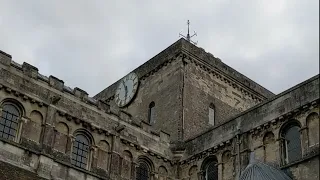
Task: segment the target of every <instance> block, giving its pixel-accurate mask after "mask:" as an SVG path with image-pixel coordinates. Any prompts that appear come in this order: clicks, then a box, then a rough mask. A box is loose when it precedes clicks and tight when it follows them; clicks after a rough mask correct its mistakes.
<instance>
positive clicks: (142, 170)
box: [136, 156, 154, 180]
mask: <svg viewBox="0 0 320 180" xmlns="http://www.w3.org/2000/svg"><path fill="white" fill-rule="evenodd" d="M152 172H154V165H153V163H152V161H151V160H150V159H149V158H148V157H146V156H140V157H139V158H138V167H137V169H136V178H137V179H146V180H150V179H151V178H152Z"/></svg>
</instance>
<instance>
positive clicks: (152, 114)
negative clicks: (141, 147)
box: [148, 102, 155, 124]
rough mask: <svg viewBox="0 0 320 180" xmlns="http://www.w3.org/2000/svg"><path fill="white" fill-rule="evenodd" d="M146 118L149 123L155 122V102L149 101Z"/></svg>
mask: <svg viewBox="0 0 320 180" xmlns="http://www.w3.org/2000/svg"><path fill="white" fill-rule="evenodd" d="M148 119H149V123H150V124H154V123H155V103H154V102H151V103H150V105H149V112H148Z"/></svg>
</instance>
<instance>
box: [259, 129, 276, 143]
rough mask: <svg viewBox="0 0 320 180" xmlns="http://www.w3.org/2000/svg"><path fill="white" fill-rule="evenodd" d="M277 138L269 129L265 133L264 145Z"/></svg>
mask: <svg viewBox="0 0 320 180" xmlns="http://www.w3.org/2000/svg"><path fill="white" fill-rule="evenodd" d="M274 140H275V139H274V134H273V132H271V131H268V132H266V133H265V134H264V136H263V140H262V141H263V145H266V144H270V143H271V142H273V141H274Z"/></svg>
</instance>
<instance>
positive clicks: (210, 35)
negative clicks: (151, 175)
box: [0, 0, 319, 96]
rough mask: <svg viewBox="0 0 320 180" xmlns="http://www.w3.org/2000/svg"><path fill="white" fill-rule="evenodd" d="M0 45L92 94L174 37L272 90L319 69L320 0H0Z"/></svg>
mask: <svg viewBox="0 0 320 180" xmlns="http://www.w3.org/2000/svg"><path fill="white" fill-rule="evenodd" d="M0 12H1V13H0V49H1V50H3V51H6V52H8V53H10V54H12V55H13V58H14V60H16V61H18V62H20V63H22V62H23V61H27V62H30V63H31V64H33V65H35V66H37V67H38V68H39V69H40V72H41V73H43V74H45V75H50V74H53V75H55V76H57V77H58V78H61V79H63V80H64V81H65V84H66V85H68V86H71V87H75V86H78V87H80V88H82V89H84V90H86V91H87V92H88V93H89V94H90V95H91V96H93V95H94V94H96V93H98V92H99V91H101V90H102V89H104V88H105V87H107V86H108V85H110V84H112V83H113V82H115V81H116V80H117V79H119V78H121V77H122V76H124V75H125V74H126V73H128V72H130V71H131V70H133V69H134V68H136V67H138V66H139V65H141V64H142V63H144V62H145V61H147V60H148V59H150V58H151V57H153V56H154V55H156V54H157V53H159V52H160V51H162V50H163V49H164V48H166V47H167V46H169V45H170V44H172V43H173V42H175V41H176V40H177V39H178V38H179V37H178V34H179V32H180V31H181V30H183V32H184V33H185V32H186V24H185V23H186V20H187V19H190V20H191V28H192V30H196V31H197V33H198V36H197V37H195V40H198V41H199V46H200V47H202V48H204V49H205V50H206V51H208V52H211V53H212V54H214V55H215V56H216V57H219V58H220V59H222V61H224V62H225V63H227V64H228V65H230V66H231V67H233V68H235V69H236V70H238V71H240V72H241V73H243V74H244V75H246V76H248V77H249V78H251V79H253V80H255V81H257V82H258V83H260V84H261V85H263V86H265V87H266V88H268V89H270V90H271V91H273V92H275V93H279V92H281V91H283V90H285V89H287V88H289V87H291V86H293V85H295V84H297V83H300V82H301V81H303V80H305V79H307V78H309V77H311V76H313V75H315V74H317V73H319V68H318V67H319V50H318V49H319V16H318V13H319V1H317V0H308V1H300V0H281V1H280V0H269V1H256V0H245V1H231V0H201V1H192V0H188V1H187V0H177V1H169V0H164V1H161V2H160V1H149V0H145V1H128V0H127V1H125V0H119V1H100V0H93V1H84V0H82V1H81V0H77V1H76V0H69V1H62V0H57V1H32V0H30V1H16V0H2V1H0Z"/></svg>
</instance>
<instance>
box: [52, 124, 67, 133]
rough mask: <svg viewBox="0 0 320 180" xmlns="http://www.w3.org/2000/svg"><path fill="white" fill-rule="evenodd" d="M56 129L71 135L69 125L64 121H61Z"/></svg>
mask: <svg viewBox="0 0 320 180" xmlns="http://www.w3.org/2000/svg"><path fill="white" fill-rule="evenodd" d="M55 129H56V130H57V131H58V132H59V133H62V134H65V135H69V126H68V125H67V124H66V123H64V122H59V123H58V124H57V125H56V127H55Z"/></svg>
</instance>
